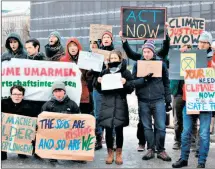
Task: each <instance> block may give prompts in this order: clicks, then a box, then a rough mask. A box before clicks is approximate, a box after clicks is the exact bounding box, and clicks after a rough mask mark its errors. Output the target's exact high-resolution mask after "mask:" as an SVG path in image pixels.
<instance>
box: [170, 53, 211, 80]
mask: <svg viewBox="0 0 215 169" xmlns="http://www.w3.org/2000/svg"><path fill="white" fill-rule="evenodd" d="M169 65H170V68H169V79H172V80H184V71H185V70H186V69H193V68H206V67H207V51H205V50H190V51H188V52H183V53H181V52H180V51H179V50H170V51H169Z"/></svg>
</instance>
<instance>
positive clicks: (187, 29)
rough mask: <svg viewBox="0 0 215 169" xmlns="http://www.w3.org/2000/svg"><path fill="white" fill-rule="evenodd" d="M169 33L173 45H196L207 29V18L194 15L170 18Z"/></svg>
mask: <svg viewBox="0 0 215 169" xmlns="http://www.w3.org/2000/svg"><path fill="white" fill-rule="evenodd" d="M168 22H169V29H168V34H169V36H170V39H171V41H170V44H171V45H182V44H190V45H196V44H197V43H198V41H199V37H200V34H201V33H202V32H203V31H204V30H205V19H203V18H192V17H179V18H169V19H168Z"/></svg>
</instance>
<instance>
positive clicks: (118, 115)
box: [96, 60, 134, 128]
mask: <svg viewBox="0 0 215 169" xmlns="http://www.w3.org/2000/svg"><path fill="white" fill-rule="evenodd" d="M126 66H127V64H126V60H123V62H122V66H121V69H120V70H119V71H118V72H117V73H119V72H121V74H122V77H123V78H125V79H126V83H125V84H124V86H123V88H122V89H115V90H107V91H101V84H100V83H97V85H96V87H97V90H98V91H101V109H100V113H99V125H101V126H103V127H108V128H113V127H114V126H115V127H118V126H124V127H125V126H128V125H129V111H128V104H127V98H126V96H127V94H131V93H132V92H133V91H134V88H133V85H131V84H130V83H129V81H130V80H132V75H131V73H130V71H129V70H127V69H126ZM105 74H110V70H109V69H105V70H103V71H102V72H101V74H100V77H102V76H104V75H105Z"/></svg>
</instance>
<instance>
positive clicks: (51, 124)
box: [35, 112, 96, 161]
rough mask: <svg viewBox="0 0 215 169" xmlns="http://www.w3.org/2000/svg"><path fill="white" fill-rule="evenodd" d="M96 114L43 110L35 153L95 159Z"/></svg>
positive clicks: (87, 159) (67, 158)
mask: <svg viewBox="0 0 215 169" xmlns="http://www.w3.org/2000/svg"><path fill="white" fill-rule="evenodd" d="M95 140H96V139H95V117H93V116H92V115H88V114H62V113H52V112H42V113H41V114H40V115H39V116H38V131H37V135H36V149H35V150H36V151H35V152H36V154H37V155H38V156H40V157H41V158H49V159H61V160H84V161H93V159H94V147H95Z"/></svg>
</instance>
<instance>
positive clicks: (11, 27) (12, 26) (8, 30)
mask: <svg viewBox="0 0 215 169" xmlns="http://www.w3.org/2000/svg"><path fill="white" fill-rule="evenodd" d="M15 30H16V24H15V23H13V22H12V23H9V24H8V27H6V28H3V33H4V36H6V37H7V36H8V35H9V34H10V33H12V32H15Z"/></svg>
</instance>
